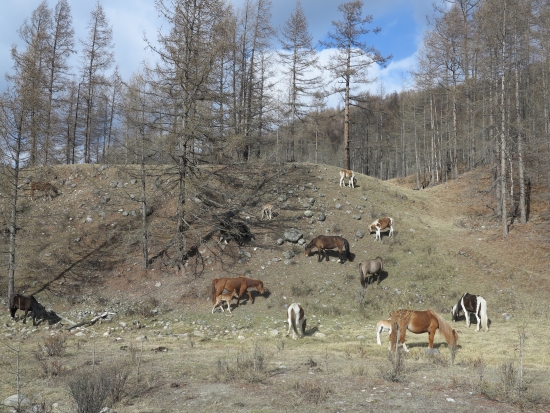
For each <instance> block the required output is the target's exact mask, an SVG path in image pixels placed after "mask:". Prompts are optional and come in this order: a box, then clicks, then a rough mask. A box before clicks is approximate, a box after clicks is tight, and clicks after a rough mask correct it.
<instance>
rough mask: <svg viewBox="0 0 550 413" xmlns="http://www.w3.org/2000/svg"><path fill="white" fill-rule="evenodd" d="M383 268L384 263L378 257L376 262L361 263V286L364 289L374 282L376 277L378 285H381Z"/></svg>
mask: <svg viewBox="0 0 550 413" xmlns="http://www.w3.org/2000/svg"><path fill="white" fill-rule="evenodd" d="M383 266H384V261H383V260H382V258H380V257H376V258H375V259H374V260H367V261H363V262H362V263H360V264H359V276H360V277H361V285H362V286H363V287H366V286H367V285H369V284H370V283H371V282H372V281H374V277H375V276H376V277H377V278H378V284H380V271H382V267H383ZM369 274H370V276H369Z"/></svg>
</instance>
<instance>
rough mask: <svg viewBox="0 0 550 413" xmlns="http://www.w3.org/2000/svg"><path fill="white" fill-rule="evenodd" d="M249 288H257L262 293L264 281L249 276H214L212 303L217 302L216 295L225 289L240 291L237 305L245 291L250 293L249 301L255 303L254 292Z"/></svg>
mask: <svg viewBox="0 0 550 413" xmlns="http://www.w3.org/2000/svg"><path fill="white" fill-rule="evenodd" d="M249 288H255V289H256V290H258V291H259V293H260V294H263V293H264V291H265V290H264V283H263V282H261V281H260V280H255V279H253V278H248V277H235V278H214V279H213V280H212V304H215V303H216V297H217V296H218V295H220V294H221V293H223V290H227V291H233V290H236V291H237V292H238V294H239V295H238V297H237V306H239V301H240V300H241V297H242V296H243V295H244V293H248V299H249V301H251V302H252V304H254V296H253V295H252V292H250V291H248V289H249Z"/></svg>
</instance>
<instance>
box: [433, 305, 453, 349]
mask: <svg viewBox="0 0 550 413" xmlns="http://www.w3.org/2000/svg"><path fill="white" fill-rule="evenodd" d="M430 312H431V313H432V315H433V316H434V317H435V318H437V323H438V324H439V332H440V333H441V334H443V337H445V341H447V344H448V345H450V346H452V347H454V346H456V344H457V343H458V334H457V332H456V330H455V329H454V328H452V327H451V325H450V324H449V323H448V322H447V321H445V319H444V318H443V317H441V316H440V315H439V314H437V313H436V312H435V311H430Z"/></svg>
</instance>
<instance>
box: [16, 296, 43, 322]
mask: <svg viewBox="0 0 550 413" xmlns="http://www.w3.org/2000/svg"><path fill="white" fill-rule="evenodd" d="M9 301H10V303H9V305H10V315H11V318H15V313H16V312H17V310H22V311H25V316H24V317H23V324H25V323H26V322H27V314H28V313H29V311H30V312H32V324H33V325H34V326H35V325H36V319H37V318H41V319H42V320H45V319H46V315H47V313H46V309H45V308H44V306H42V304H40V303H39V302H38V301H36V298H34V295H31V296H30V297H28V296H26V295H21V294H12V295H10V300H9Z"/></svg>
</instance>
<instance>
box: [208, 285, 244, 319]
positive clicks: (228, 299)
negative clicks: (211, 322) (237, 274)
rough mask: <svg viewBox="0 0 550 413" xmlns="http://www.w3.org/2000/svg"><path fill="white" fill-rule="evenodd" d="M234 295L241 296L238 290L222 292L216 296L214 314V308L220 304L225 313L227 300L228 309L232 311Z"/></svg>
mask: <svg viewBox="0 0 550 413" xmlns="http://www.w3.org/2000/svg"><path fill="white" fill-rule="evenodd" d="M233 297H237V298H238V297H239V294H237V290H233V291H232V292H230V293H227V294H220V295H218V296H217V297H216V302H215V303H214V307H212V314H214V310H215V309H216V307H217V306H218V305H219V306H220V308H221V309H222V312H224V313H225V310H224V309H223V302H224V301H225V302H226V303H227V311H229V313H231V300H232V299H233Z"/></svg>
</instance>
